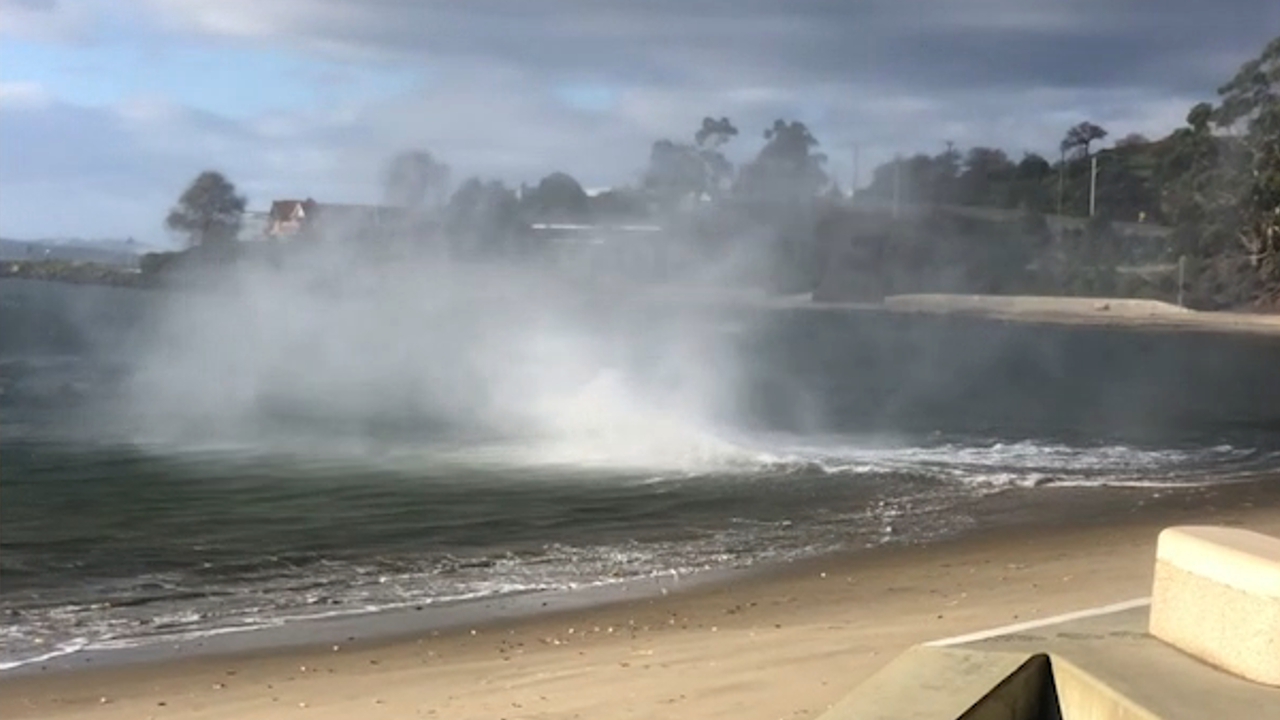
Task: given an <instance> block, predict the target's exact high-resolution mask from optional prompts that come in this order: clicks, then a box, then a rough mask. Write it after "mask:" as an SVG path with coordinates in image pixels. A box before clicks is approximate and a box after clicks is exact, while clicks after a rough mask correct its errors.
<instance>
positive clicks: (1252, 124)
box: [1214, 37, 1280, 290]
mask: <svg viewBox="0 0 1280 720" xmlns="http://www.w3.org/2000/svg"><path fill="white" fill-rule="evenodd" d="M1218 94H1219V96H1221V98H1222V103H1221V104H1220V105H1219V107H1218V109H1217V111H1216V112H1215V113H1214V121H1215V123H1216V124H1217V125H1218V127H1219V128H1222V129H1224V130H1229V131H1240V130H1242V131H1243V135H1242V136H1240V137H1239V138H1238V143H1237V145H1236V147H1235V148H1234V149H1235V150H1237V151H1238V155H1237V160H1238V165H1237V168H1238V173H1239V175H1238V182H1237V183H1236V187H1237V188H1238V191H1239V194H1238V195H1237V197H1236V208H1237V211H1238V219H1239V223H1240V225H1239V229H1238V235H1239V239H1240V242H1241V243H1242V244H1243V246H1244V249H1245V250H1246V251H1247V252H1248V254H1249V258H1250V260H1251V262H1252V263H1253V264H1254V266H1255V267H1256V268H1257V269H1258V272H1259V274H1260V275H1261V279H1262V280H1263V282H1264V283H1266V285H1267V286H1268V289H1269V290H1274V289H1275V288H1276V287H1277V286H1280V37H1277V38H1276V39H1274V40H1272V41H1271V42H1270V43H1268V44H1267V46H1266V47H1265V48H1264V49H1263V51H1262V54H1261V55H1259V56H1258V57H1257V58H1255V59H1253V60H1250V61H1248V62H1246V63H1245V64H1244V65H1242V66H1241V67H1240V70H1239V72H1237V73H1236V75H1235V77H1233V78H1232V79H1231V80H1230V81H1229V82H1228V83H1227V84H1225V85H1223V86H1222V87H1221V88H1219V89H1218ZM1231 139H1234V138H1231ZM1231 139H1229V140H1231Z"/></svg>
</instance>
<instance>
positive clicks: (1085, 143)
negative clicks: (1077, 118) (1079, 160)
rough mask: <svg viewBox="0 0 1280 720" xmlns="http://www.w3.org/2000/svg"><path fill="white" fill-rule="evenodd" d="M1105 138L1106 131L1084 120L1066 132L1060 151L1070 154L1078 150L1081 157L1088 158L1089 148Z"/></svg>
mask: <svg viewBox="0 0 1280 720" xmlns="http://www.w3.org/2000/svg"><path fill="white" fill-rule="evenodd" d="M1106 136H1107V131H1106V130H1104V129H1103V128H1102V127H1101V126H1100V125H1094V124H1093V123H1091V122H1089V121H1087V120H1086V121H1085V122H1082V123H1080V124H1078V125H1074V126H1072V127H1071V129H1069V130H1067V134H1066V137H1064V138H1062V150H1063V151H1064V152H1070V151H1072V150H1075V149H1079V150H1081V156H1082V157H1089V146H1090V145H1092V144H1093V143H1094V142H1096V141H1098V140H1101V139H1103V138H1105V137H1106Z"/></svg>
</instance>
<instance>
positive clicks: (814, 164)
mask: <svg viewBox="0 0 1280 720" xmlns="http://www.w3.org/2000/svg"><path fill="white" fill-rule="evenodd" d="M764 139H765V141H766V142H765V145H764V147H763V148H761V149H760V153H759V154H758V155H757V156H756V158H755V159H754V160H752V161H751V162H750V163H748V164H747V165H746V166H745V167H743V168H742V172H741V173H740V174H739V176H738V187H737V191H738V192H740V193H742V194H743V195H745V196H747V197H749V198H751V199H753V200H757V201H760V200H764V201H781V202H794V201H797V200H802V201H803V200H811V199H813V198H814V197H816V196H817V195H818V192H819V191H820V190H822V188H823V187H825V186H826V185H827V183H828V182H830V180H829V179H828V178H827V173H826V171H825V170H823V165H825V164H826V162H827V156H826V155H823V154H822V153H819V152H814V148H816V147H817V146H818V140H817V138H815V137H814V136H813V133H811V132H809V128H808V127H806V126H805V124H804V123H802V122H800V121H798V120H796V121H792V122H787V121H785V120H776V121H774V123H773V125H772V126H771V127H769V128H767V129H766V130H765V131H764Z"/></svg>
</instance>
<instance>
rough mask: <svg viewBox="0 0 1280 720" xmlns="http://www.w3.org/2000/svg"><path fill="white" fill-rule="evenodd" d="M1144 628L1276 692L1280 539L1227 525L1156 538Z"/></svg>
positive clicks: (1279, 669) (1186, 529)
mask: <svg viewBox="0 0 1280 720" xmlns="http://www.w3.org/2000/svg"><path fill="white" fill-rule="evenodd" d="M1149 630H1150V633H1151V634H1152V635H1154V636H1155V637H1157V638H1159V639H1160V640H1163V641H1164V642H1166V643H1169V644H1170V645H1173V646H1174V647H1176V648H1178V649H1180V650H1182V651H1184V652H1186V653H1188V654H1190V655H1193V656H1195V657H1197V658H1199V659H1201V660H1203V661H1205V662H1208V663H1210V664H1212V665H1215V666H1217V667H1219V668H1221V669H1223V670H1226V671H1227V672H1230V673H1233V674H1235V675H1238V676H1240V677H1243V678H1246V679H1249V680H1252V681H1254V682H1259V683H1264V684H1267V685H1274V686H1280V540H1278V539H1276V538H1272V537H1268V536H1266V535H1260V534H1258V533H1255V532H1251V531H1248V530H1241V529H1238V528H1226V527H1206V526H1184V527H1172V528H1167V529H1166V530H1164V531H1163V532H1161V533H1160V538H1159V542H1158V544H1157V546H1156V568H1155V582H1154V585H1153V587H1152V593H1151V617H1150V625H1149Z"/></svg>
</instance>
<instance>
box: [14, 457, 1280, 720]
mask: <svg viewBox="0 0 1280 720" xmlns="http://www.w3.org/2000/svg"><path fill="white" fill-rule="evenodd" d="M1276 486H1277V483H1275V482H1264V483H1254V484H1249V485H1237V486H1221V487H1218V488H1214V489H1201V490H1193V491H1180V492H1176V493H1166V494H1164V495H1162V496H1161V497H1159V498H1157V499H1154V500H1150V499H1148V500H1147V501H1145V502H1144V503H1142V504H1141V505H1139V504H1137V503H1136V502H1135V503H1132V504H1131V506H1130V507H1127V508H1124V509H1120V510H1116V511H1115V512H1111V513H1108V514H1106V515H1096V516H1091V517H1076V518H1064V519H1063V520H1062V521H1061V522H1059V523H1053V524H1045V523H1040V524H1038V525H1036V526H1034V527H1027V526H1019V527H1011V528H1000V529H995V530H990V531H986V532H979V533H977V534H974V535H971V536H969V537H967V538H964V539H961V540H958V541H954V542H948V543H943V544H938V545H933V546H927V547H898V548H885V549H880V550H874V551H867V552H862V553H854V554H849V555H843V556H832V557H824V558H818V559H814V560H810V561H804V562H799V563H795V564H793V565H790V566H785V567H781V568H776V569H774V570H772V571H770V572H767V573H762V574H757V575H753V576H749V577H741V578H738V579H734V580H730V581H724V582H713V583H707V584H703V585H701V586H698V587H695V588H693V589H691V590H688V591H684V592H671V593H669V594H666V595H662V596H658V597H653V598H647V599H639V600H630V601H624V602H620V603H614V604H611V605H606V606H601V607H593V608H586V609H575V610H568V611H562V612H555V613H551V614H544V615H539V616H534V617H528V618H523V619H508V620H502V621H495V622H490V623H487V624H480V623H477V624H474V625H472V626H471V627H467V626H463V627H459V628H456V629H453V630H440V631H434V632H427V633H425V634H419V635H417V636H409V637H398V638H393V639H383V640H376V641H365V642H361V641H356V642H349V643H340V644H338V645H329V644H326V645H324V646H320V647H315V646H312V647H306V648H301V649H298V648H293V649H276V650H267V651H264V650H255V651H252V652H240V653H232V654H228V655H218V656H205V657H193V658H186V659H181V660H175V661H170V662H165V663H159V664H157V663H150V664H132V665H117V666H113V667H105V668H97V669H90V670H77V671H65V672H45V673H40V672H38V671H37V672H35V673H33V674H29V675H26V676H21V677H9V678H6V679H2V680H0V717H4V718H7V719H11V718H76V717H95V718H122V719H123V718H130V719H133V718H156V719H157V720H158V719H160V718H179V717H180V718H248V719H250V720H252V719H254V718H276V717H308V718H335V719H336V718H352V717H357V718H369V719H372V718H383V717H386V718H404V717H439V718H446V717H447V718H579V717H580V718H624V717H627V718H630V717H655V718H656V717H698V718H718V717H724V718H729V717H733V718H808V717H814V716H816V715H818V714H820V713H821V712H823V711H824V710H825V709H827V707H829V706H830V705H831V704H832V703H834V702H836V701H837V700H838V699H839V698H840V697H842V696H843V695H844V694H845V693H847V692H848V691H849V690H850V689H851V688H853V687H854V686H855V685H857V684H858V683H859V681H861V680H863V679H865V678H866V677H867V676H868V675H870V674H871V673H873V672H875V671H876V670H877V669H879V668H880V667H882V666H883V665H884V664H886V663H887V662H889V660H891V659H892V658H893V657H894V656H895V655H897V654H898V653H899V652H901V651H902V650H904V649H906V648H907V647H909V646H910V645H912V644H915V643H919V642H922V641H927V640H931V639H938V638H942V637H947V636H951V635H957V634H962V633H968V632H972V631H975V630H980V629H984V628H989V627H993V626H999V625H1003V624H1008V623H1015V622H1021V621H1026V620H1030V619H1035V618H1040V617H1047V616H1051V615H1055V614H1058V613H1063V612H1070V611H1074V610H1079V609H1083V608H1088V607H1094V606H1099V605H1105V604H1110V603H1116V602H1121V601H1126V600H1130V599H1133V598H1139V597H1143V596H1146V595H1147V594H1148V593H1149V589H1150V583H1151V577H1152V569H1153V558H1154V549H1155V541H1156V535H1157V533H1158V532H1159V530H1160V529H1161V528H1162V527H1165V526H1167V525H1170V524H1180V523H1202V522H1214V523H1224V524H1232V525H1242V526H1245V527H1250V528H1254V529H1257V530H1260V531H1262V532H1267V533H1272V534H1278V535H1280V490H1277V488H1276ZM1111 497H1112V498H1113V499H1114V500H1116V501H1117V502H1119V503H1125V502H1126V499H1125V497H1124V495H1123V494H1113V495H1112V496H1111ZM1135 497H1136V496H1135Z"/></svg>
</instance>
